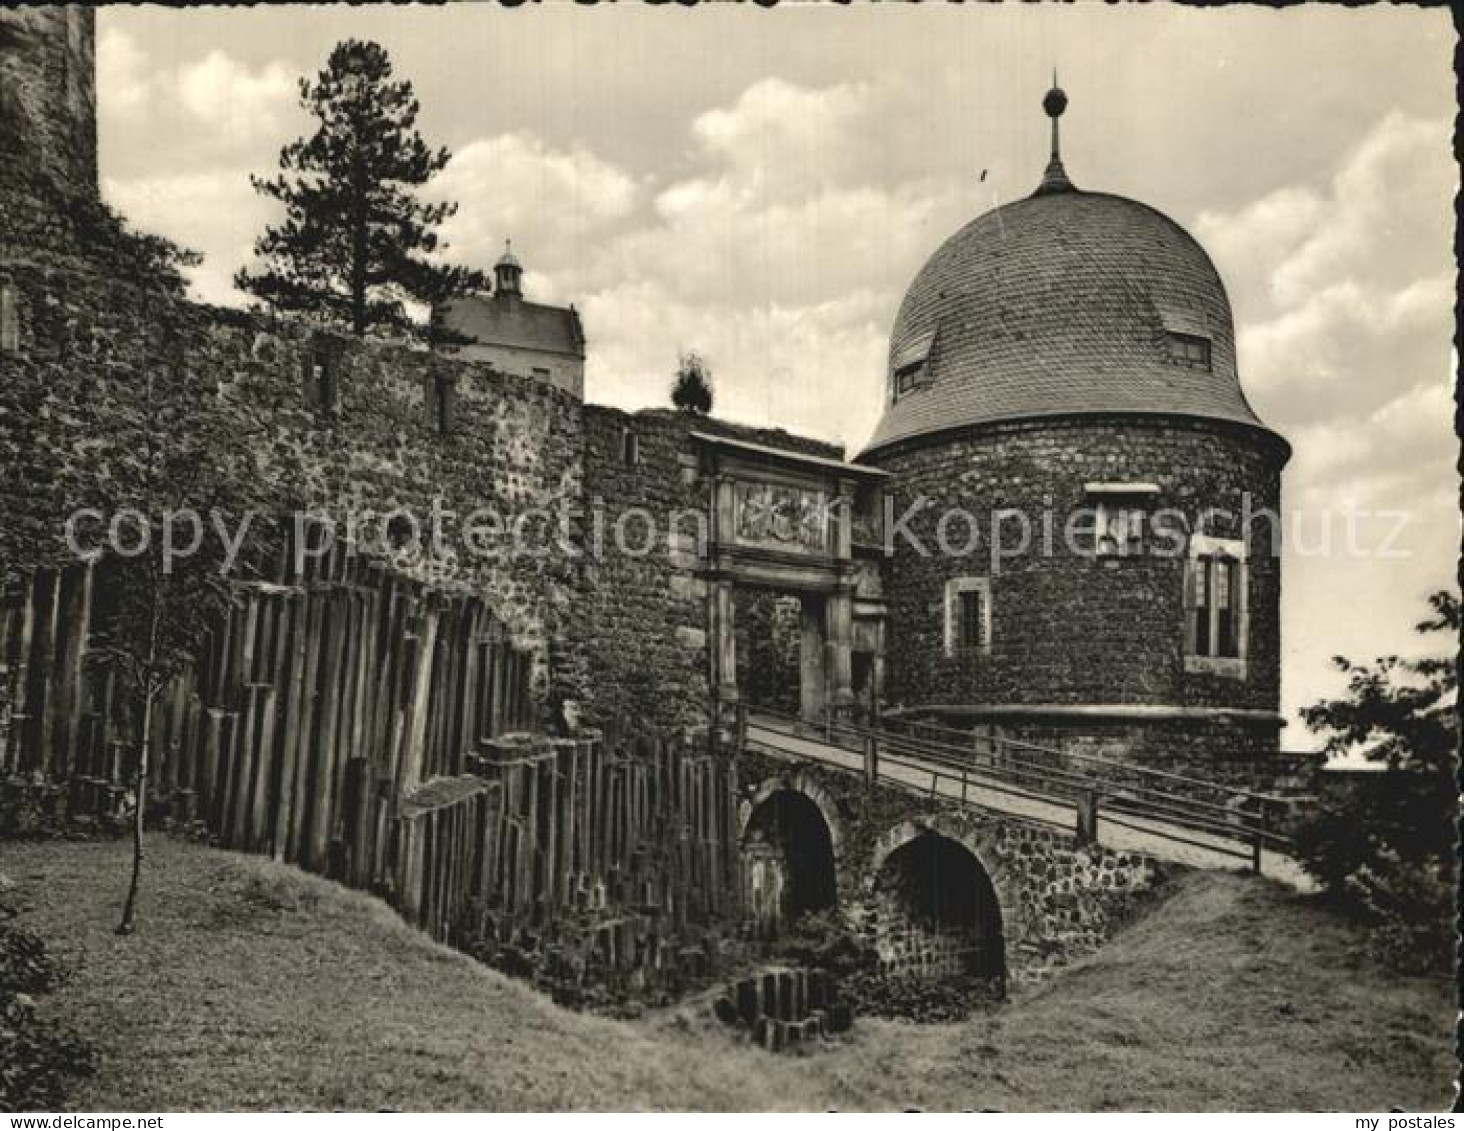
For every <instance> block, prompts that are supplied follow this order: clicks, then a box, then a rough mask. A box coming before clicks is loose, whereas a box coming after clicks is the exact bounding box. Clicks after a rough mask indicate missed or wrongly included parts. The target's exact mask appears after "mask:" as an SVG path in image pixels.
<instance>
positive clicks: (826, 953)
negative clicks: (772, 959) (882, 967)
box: [773, 910, 879, 979]
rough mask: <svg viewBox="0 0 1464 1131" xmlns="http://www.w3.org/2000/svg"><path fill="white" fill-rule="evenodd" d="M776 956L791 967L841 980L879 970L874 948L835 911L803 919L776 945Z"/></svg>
mask: <svg viewBox="0 0 1464 1131" xmlns="http://www.w3.org/2000/svg"><path fill="white" fill-rule="evenodd" d="M773 953H774V954H775V955H776V956H777V957H778V958H779V959H780V960H782V961H784V962H787V963H788V964H790V965H793V966H804V967H807V968H809V969H820V970H827V971H828V972H829V973H831V974H833V975H835V976H836V977H838V978H840V979H843V978H847V977H850V976H851V975H855V974H867V973H872V972H873V971H874V970H876V969H877V968H878V966H879V958H878V956H877V955H876V954H875V952H874V948H873V947H871V946H870V945H869V943H868V942H866V941H865V940H864V938H863V937H862V936H860V935H859V934H857V933H856V932H855V931H853V930H851V929H850V927H849V924H848V923H847V922H846V921H845V919H844V916H843V915H841V914H840V913H839V912H838V911H834V910H828V911H814V912H809V913H808V914H805V915H800V916H799V917H798V919H797V920H796V921H795V922H794V923H793V925H792V927H791V928H790V929H789V930H788V932H787V933H786V934H785V935H783V936H782V937H781V938H779V939H778V941H777V942H776V943H775V944H774V946H773Z"/></svg>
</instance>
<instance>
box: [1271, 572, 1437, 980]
mask: <svg viewBox="0 0 1464 1131" xmlns="http://www.w3.org/2000/svg"><path fill="white" fill-rule="evenodd" d="M1429 604H1430V605H1431V606H1432V608H1433V616H1432V617H1430V618H1429V619H1427V620H1424V621H1422V622H1420V623H1419V624H1418V625H1417V628H1418V631H1419V632H1422V633H1433V632H1446V633H1447V634H1448V635H1449V637H1450V639H1451V641H1453V640H1457V638H1458V633H1459V627H1460V610H1459V599H1458V598H1457V597H1456V596H1455V595H1453V594H1452V593H1448V592H1438V593H1435V594H1433V595H1432V596H1431V597H1430V598H1429ZM1334 662H1335V663H1336V665H1337V667H1338V668H1339V669H1340V670H1341V671H1343V672H1344V673H1346V674H1347V677H1348V687H1347V694H1346V695H1345V696H1344V697H1342V698H1338V699H1331V700H1324V701H1322V702H1320V703H1317V704H1315V705H1313V706H1311V707H1308V708H1306V709H1305V710H1304V711H1303V712H1302V717H1303V718H1304V719H1305V720H1306V722H1307V724H1308V725H1309V726H1311V727H1312V728H1313V729H1314V730H1318V731H1321V732H1323V733H1325V734H1326V735H1327V736H1328V737H1327V743H1326V749H1327V751H1328V752H1329V753H1338V754H1340V753H1346V752H1349V751H1355V750H1359V749H1360V750H1361V751H1362V753H1363V754H1364V756H1365V757H1367V758H1368V759H1369V760H1371V761H1373V762H1377V763H1379V764H1380V766H1381V769H1380V770H1379V772H1376V773H1359V774H1356V775H1353V780H1352V781H1350V782H1347V783H1346V784H1345V785H1341V784H1337V785H1332V786H1330V787H1328V788H1326V789H1324V791H1323V795H1322V797H1321V799H1320V800H1319V803H1318V805H1317V807H1316V810H1315V811H1314V812H1313V813H1312V814H1310V815H1309V816H1308V817H1307V818H1306V819H1305V820H1304V821H1303V822H1302V824H1301V825H1300V827H1299V828H1298V830H1297V837H1296V841H1297V855H1298V857H1299V858H1300V859H1301V862H1302V864H1303V865H1304V866H1305V867H1306V869H1307V871H1309V872H1310V873H1311V874H1312V875H1313V876H1315V877H1316V879H1317V880H1318V882H1320V883H1321V885H1322V887H1323V889H1324V890H1325V891H1326V892H1327V893H1328V894H1329V895H1330V896H1331V897H1332V898H1333V899H1334V900H1336V901H1337V902H1338V903H1340V904H1341V905H1342V906H1343V907H1345V908H1346V909H1347V910H1349V911H1351V912H1352V913H1354V914H1356V915H1358V916H1359V917H1361V918H1362V919H1364V920H1365V921H1366V922H1367V923H1368V924H1369V926H1370V928H1371V930H1370V932H1369V941H1370V944H1371V946H1372V947H1373V949H1374V952H1375V954H1376V956H1377V957H1378V958H1380V959H1381V960H1383V961H1385V962H1387V963H1388V964H1390V965H1392V966H1395V967H1397V968H1400V969H1405V970H1409V971H1415V972H1422V971H1426V970H1437V971H1445V970H1448V969H1450V966H1451V963H1452V959H1453V953H1454V917H1455V906H1456V903H1455V885H1454V843H1455V836H1456V831H1457V826H1456V822H1457V819H1458V812H1457V790H1456V780H1455V770H1456V767H1455V750H1456V749H1457V746H1458V739H1459V726H1458V714H1457V711H1458V706H1457V693H1458V672H1457V668H1456V661H1455V660H1454V659H1453V658H1451V657H1434V658H1426V659H1421V660H1405V659H1401V658H1400V657H1398V656H1384V657H1381V658H1379V659H1377V660H1375V661H1374V662H1373V663H1372V664H1370V665H1359V664H1354V663H1352V662H1351V661H1349V660H1346V659H1344V658H1342V657H1337V658H1336V660H1335V661H1334Z"/></svg>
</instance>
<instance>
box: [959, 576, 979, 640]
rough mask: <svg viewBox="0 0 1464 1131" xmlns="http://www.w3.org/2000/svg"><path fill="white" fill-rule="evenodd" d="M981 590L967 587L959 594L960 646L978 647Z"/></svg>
mask: <svg viewBox="0 0 1464 1131" xmlns="http://www.w3.org/2000/svg"><path fill="white" fill-rule="evenodd" d="M981 620H982V616H981V592H980V590H977V589H968V590H966V592H964V593H962V594H961V641H960V643H961V647H962V648H979V647H981V645H982V644H983V643H984V641H983V640H982V638H981V635H982V634H981Z"/></svg>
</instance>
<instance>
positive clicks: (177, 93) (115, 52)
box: [97, 28, 297, 152]
mask: <svg viewBox="0 0 1464 1131" xmlns="http://www.w3.org/2000/svg"><path fill="white" fill-rule="evenodd" d="M97 92H98V99H97V100H98V105H99V111H100V114H101V115H102V117H103V118H104V119H111V120H112V121H113V122H114V123H115V124H116V125H117V126H119V127H121V128H127V127H141V126H145V129H146V134H145V136H146V138H147V139H149V141H150V142H151V144H152V145H153V146H154V147H155V145H156V138H157V136H158V134H159V133H160V132H167V133H170V134H172V135H173V136H174V137H175V138H176V137H191V136H192V135H194V134H197V139H196V140H197V141H198V142H199V143H201V144H203V145H204V146H205V147H206V148H207V149H209V150H211V151H215V152H216V151H218V150H220V149H231V150H234V151H236V152H237V151H240V150H243V149H246V148H248V147H249V146H250V145H251V144H252V143H254V142H256V141H257V140H259V139H261V138H267V137H277V136H283V132H284V131H285V129H286V128H287V126H288V125H289V124H290V121H289V119H290V118H291V117H292V116H293V115H294V114H295V113H297V111H296V110H295V108H294V103H295V99H296V92H297V86H296V78H295V72H294V68H293V67H292V66H290V65H289V64H287V63H286V62H284V61H283V60H279V59H276V60H272V61H270V62H268V63H265V64H264V65H263V66H261V67H258V68H251V67H249V66H248V65H246V64H244V63H241V62H240V61H239V60H237V59H235V58H234V57H233V56H231V55H229V54H228V53H227V52H226V51H224V50H223V49H221V48H215V49H214V50H212V51H210V52H209V53H208V54H207V55H205V56H204V57H203V58H202V59H198V60H194V61H190V62H185V63H181V64H179V65H177V66H173V67H161V68H160V67H157V66H155V65H154V63H153V60H152V58H151V57H150V56H149V54H148V53H147V52H146V51H145V50H143V48H142V47H140V46H139V45H138V43H137V41H136V40H135V39H134V38H133V37H131V36H130V35H128V34H127V33H126V32H123V31H120V30H118V29H116V28H109V29H107V30H106V31H104V32H103V34H102V36H101V40H100V42H99V43H98V45H97Z"/></svg>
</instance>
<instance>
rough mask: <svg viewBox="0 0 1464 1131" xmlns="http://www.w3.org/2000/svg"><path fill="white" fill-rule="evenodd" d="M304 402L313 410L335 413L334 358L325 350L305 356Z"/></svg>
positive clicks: (317, 350) (314, 351)
mask: <svg viewBox="0 0 1464 1131" xmlns="http://www.w3.org/2000/svg"><path fill="white" fill-rule="evenodd" d="M305 400H306V403H307V404H310V405H311V406H313V407H315V408H318V409H323V410H324V411H326V412H334V411H335V407H336V374H335V358H334V357H333V356H331V354H330V352H329V351H327V350H322V349H315V350H311V351H310V352H309V353H308V354H306V355H305Z"/></svg>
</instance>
